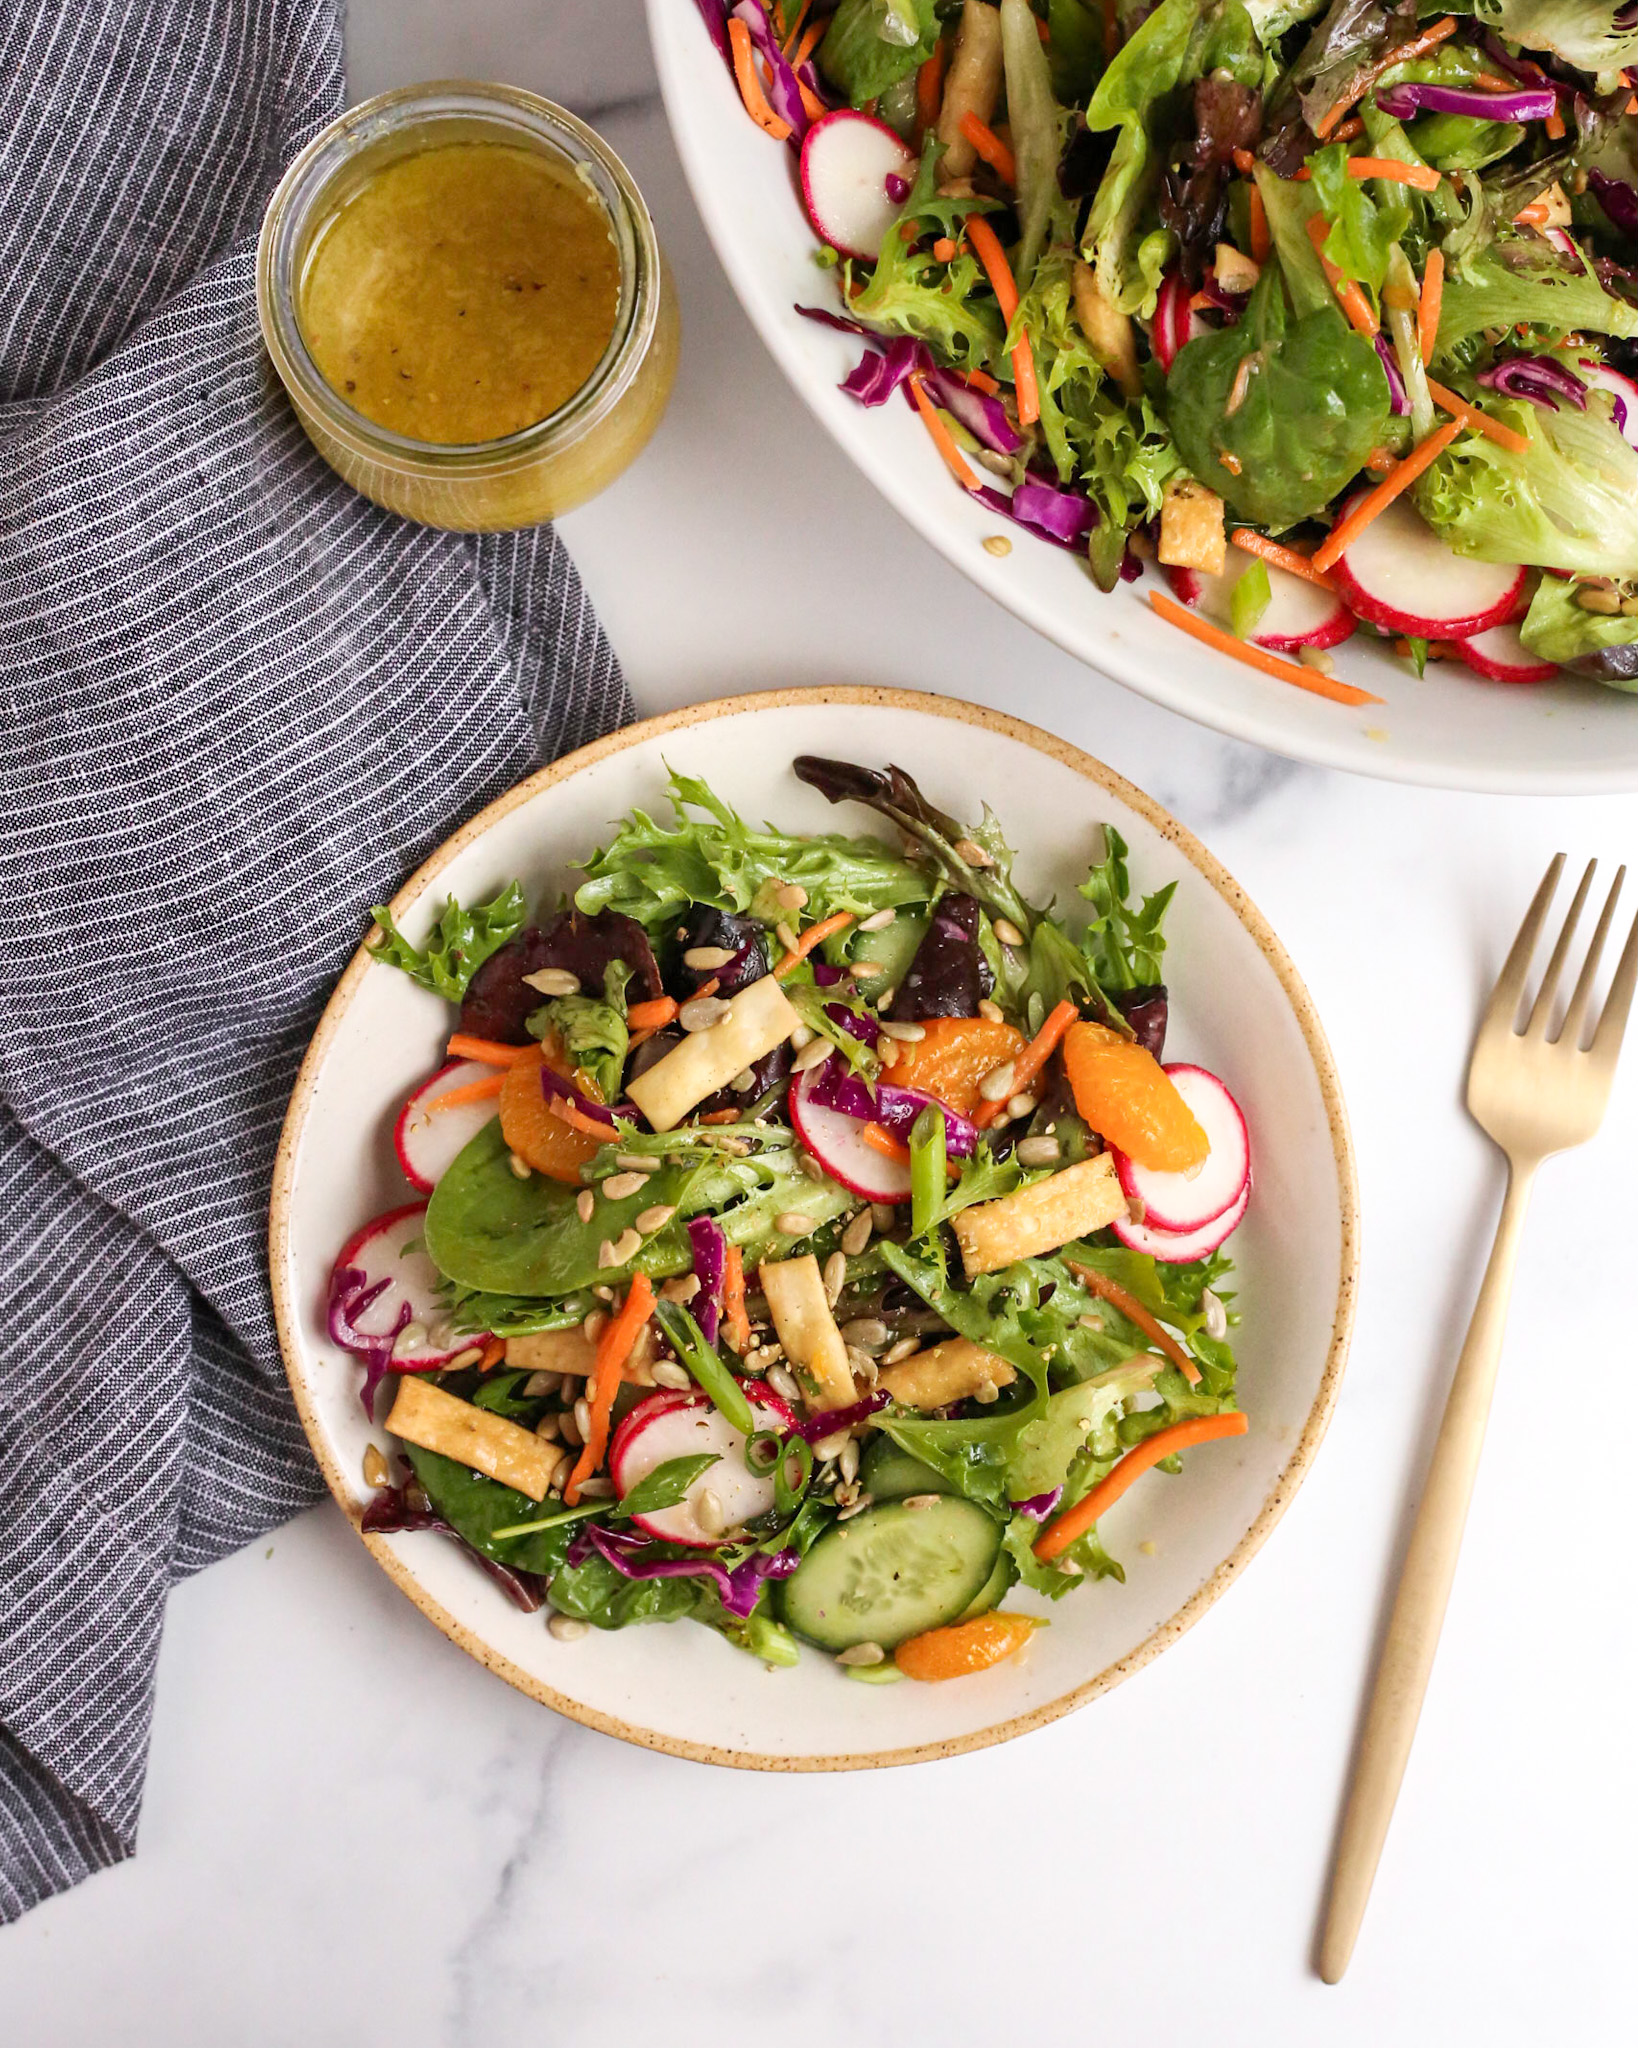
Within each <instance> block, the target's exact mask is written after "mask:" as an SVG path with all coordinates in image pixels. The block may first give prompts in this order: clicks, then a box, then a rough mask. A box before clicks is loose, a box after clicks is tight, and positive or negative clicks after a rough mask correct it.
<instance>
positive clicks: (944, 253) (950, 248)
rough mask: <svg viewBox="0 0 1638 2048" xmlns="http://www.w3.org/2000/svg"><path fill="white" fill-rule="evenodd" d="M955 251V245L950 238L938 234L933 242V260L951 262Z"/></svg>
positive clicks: (953, 259)
mask: <svg viewBox="0 0 1638 2048" xmlns="http://www.w3.org/2000/svg"><path fill="white" fill-rule="evenodd" d="M955 253H956V245H955V243H954V242H952V241H951V240H950V238H949V236H948V235H940V236H939V238H938V240H937V241H936V242H935V243H934V244H933V256H934V259H935V261H937V262H939V263H953V262H954V261H955Z"/></svg>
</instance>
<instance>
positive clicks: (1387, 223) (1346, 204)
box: [1308, 142, 1411, 292]
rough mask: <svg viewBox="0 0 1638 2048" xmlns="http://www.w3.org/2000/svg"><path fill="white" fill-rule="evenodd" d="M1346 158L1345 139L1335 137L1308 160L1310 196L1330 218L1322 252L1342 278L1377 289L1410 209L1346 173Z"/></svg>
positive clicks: (1384, 189) (1394, 189)
mask: <svg viewBox="0 0 1638 2048" xmlns="http://www.w3.org/2000/svg"><path fill="white" fill-rule="evenodd" d="M1348 158H1349V150H1348V146H1347V144H1346V143H1342V142H1336V143H1332V144H1331V145H1330V146H1329V147H1328V148H1326V149H1319V150H1316V151H1315V152H1314V154H1313V155H1312V156H1311V157H1310V158H1309V159H1308V164H1309V168H1310V170H1311V171H1312V172H1313V190H1314V197H1315V199H1316V200H1317V201H1318V203H1319V206H1320V209H1321V211H1322V212H1323V213H1324V215H1325V217H1326V219H1327V220H1328V221H1329V222H1330V223H1331V232H1330V234H1329V235H1328V236H1327V237H1326V241H1325V254H1326V256H1327V257H1328V258H1329V260H1330V261H1331V262H1332V263H1334V264H1335V265H1336V267H1337V269H1338V270H1340V271H1341V273H1342V274H1343V276H1344V277H1351V278H1355V279H1357V280H1358V281H1359V282H1360V283H1361V284H1368V285H1369V286H1370V287H1371V289H1372V290H1373V291H1377V292H1379V291H1381V289H1382V286H1383V282H1384V280H1385V279H1386V277H1387V275H1388V251H1389V250H1390V249H1391V248H1392V247H1393V245H1394V243H1395V242H1397V241H1398V240H1399V238H1400V236H1401V235H1402V234H1404V232H1405V230H1406V229H1407V228H1408V227H1409V226H1410V218H1411V215H1410V208H1409V206H1408V205H1406V204H1405V202H1404V200H1403V199H1402V198H1398V197H1383V198H1382V199H1380V200H1379V199H1377V198H1375V197H1373V196H1372V191H1371V188H1370V187H1369V186H1367V184H1366V183H1365V182H1364V181H1363V180H1362V179H1359V178H1350V177H1349V176H1348ZM1376 189H1377V191H1378V192H1381V193H1384V194H1397V193H1401V192H1403V190H1404V188H1403V187H1402V186H1393V185H1386V186H1378V187H1377V188H1376Z"/></svg>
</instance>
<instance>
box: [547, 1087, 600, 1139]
mask: <svg viewBox="0 0 1638 2048" xmlns="http://www.w3.org/2000/svg"><path fill="white" fill-rule="evenodd" d="M546 1108H547V1110H548V1111H549V1112H550V1114H551V1115H553V1116H555V1117H556V1118H557V1120H558V1122H559V1123H563V1124H567V1125H568V1126H569V1128H570V1129H571V1130H574V1131H584V1132H585V1134H586V1136H587V1137H588V1138H596V1139H598V1140H599V1141H600V1142H601V1143H602V1144H605V1145H607V1144H609V1143H611V1142H612V1140H613V1138H614V1127H613V1126H612V1125H611V1124H600V1123H599V1122H598V1121H597V1119H596V1117H594V1116H587V1114H586V1112H585V1111H584V1110H583V1109H576V1108H575V1106H574V1104H573V1103H572V1102H565V1101H564V1099H563V1097H562V1096H561V1095H551V1096H548V1097H547V1099H546Z"/></svg>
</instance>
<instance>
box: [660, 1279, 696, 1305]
mask: <svg viewBox="0 0 1638 2048" xmlns="http://www.w3.org/2000/svg"><path fill="white" fill-rule="evenodd" d="M699 1291H700V1276H699V1275H698V1273H684V1274H683V1276H682V1277H681V1279H679V1280H668V1281H667V1282H666V1283H665V1285H664V1286H663V1287H662V1288H661V1289H660V1292H661V1293H662V1294H663V1295H664V1296H665V1298H666V1300H667V1301H692V1300H693V1299H694V1296H695V1295H696V1294H698V1293H699Z"/></svg>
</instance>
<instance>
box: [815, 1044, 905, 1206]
mask: <svg viewBox="0 0 1638 2048" xmlns="http://www.w3.org/2000/svg"><path fill="white" fill-rule="evenodd" d="M821 1072H822V1068H821V1067H810V1068H809V1069H808V1071H807V1072H806V1073H805V1074H799V1075H798V1076H797V1078H796V1080H795V1081H794V1082H793V1083H792V1084H791V1090H790V1093H789V1095H788V1096H787V1098H786V1101H787V1104H788V1106H789V1109H790V1118H791V1124H792V1127H793V1128H794V1130H795V1132H796V1135H797V1137H798V1138H799V1139H800V1140H801V1142H802V1144H803V1145H804V1146H805V1147H806V1148H807V1150H808V1151H809V1152H811V1153H812V1154H813V1156H814V1158H815V1159H817V1160H818V1162H819V1164H820V1165H821V1166H822V1167H823V1168H824V1169H825V1171H826V1173H828V1174H829V1175H830V1177H831V1179H832V1180H839V1181H840V1182H841V1184H842V1186H843V1187H845V1188H851V1189H852V1191H853V1193H854V1194H856V1195H863V1197H864V1198H865V1200H866V1201H867V1202H908V1201H909V1199H910V1169H909V1167H908V1166H906V1165H905V1164H904V1162H903V1161H902V1160H899V1159H889V1158H888V1157H887V1155H886V1154H885V1153H882V1152H878V1151H876V1150H875V1148H874V1147H873V1146H870V1145H867V1144H866V1143H865V1139H864V1132H865V1127H864V1125H863V1124H862V1123H861V1122H860V1121H859V1119H858V1118H857V1117H855V1116H844V1115H843V1114H842V1112H841V1111H840V1110H839V1109H826V1108H824V1107H823V1105H822V1104H820V1103H817V1102H815V1101H814V1100H813V1091H814V1088H815V1087H816V1086H817V1085H818V1080H819V1075H820V1073H821Z"/></svg>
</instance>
